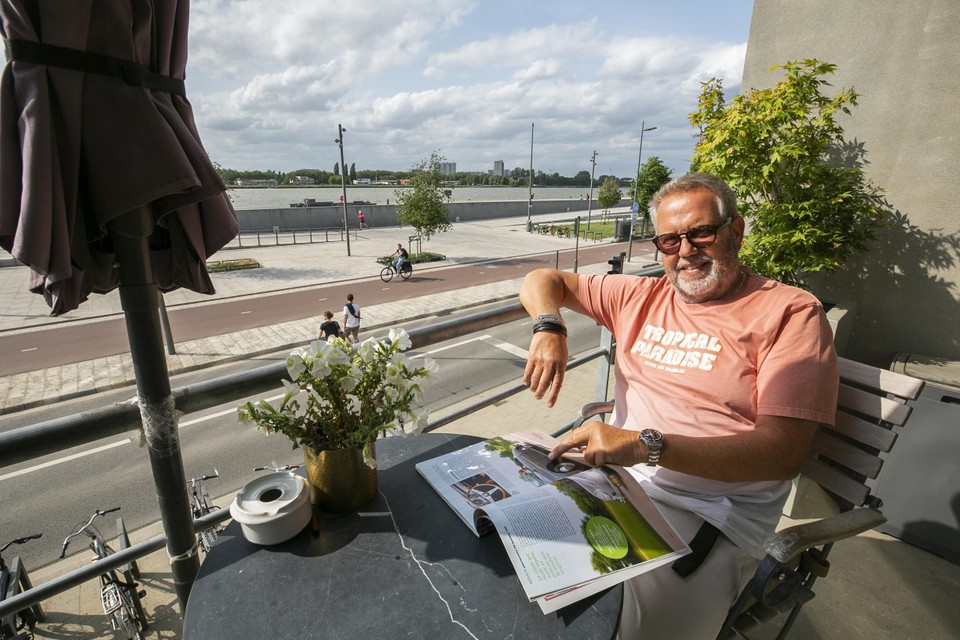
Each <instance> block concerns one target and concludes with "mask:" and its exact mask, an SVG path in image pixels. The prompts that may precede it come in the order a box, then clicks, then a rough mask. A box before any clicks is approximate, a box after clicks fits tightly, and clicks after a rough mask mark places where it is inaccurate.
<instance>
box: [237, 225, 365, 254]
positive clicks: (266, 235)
mask: <svg viewBox="0 0 960 640" xmlns="http://www.w3.org/2000/svg"><path fill="white" fill-rule="evenodd" d="M348 232H349V233H350V235H352V236H353V237H354V238H359V237H360V230H359V229H355V228H351V229H349V230H348ZM346 233H347V232H345V231H344V230H343V227H322V228H319V229H281V228H280V227H274V228H273V229H260V230H257V231H243V232H241V233H238V234H237V237H236V241H230V243H229V244H227V245H226V246H225V247H224V249H242V248H247V247H279V246H281V245H293V244H318V243H321V242H343V241H344V239H345V236H346Z"/></svg>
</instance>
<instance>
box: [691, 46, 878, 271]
mask: <svg viewBox="0 0 960 640" xmlns="http://www.w3.org/2000/svg"><path fill="white" fill-rule="evenodd" d="M774 69H783V72H784V76H785V77H784V79H783V80H782V81H780V82H778V83H777V85H776V86H775V87H773V88H772V89H754V90H751V91H749V92H746V93H743V94H740V95H738V96H736V97H735V98H734V99H733V100H732V101H731V102H729V103H728V102H726V101H725V100H724V96H723V86H722V84H721V82H720V80H718V79H716V78H714V79H711V80H709V81H708V82H706V83H703V85H702V87H703V90H702V92H701V94H700V102H699V107H698V109H697V111H695V112H694V113H692V114H691V115H690V122H691V123H692V124H693V125H694V126H695V127H698V128H699V130H700V134H699V140H698V142H697V145H696V148H695V152H694V157H693V165H692V166H693V169H694V170H695V171H704V172H708V173H713V174H715V175H717V176H720V177H721V178H723V179H724V180H726V181H727V183H728V184H729V185H730V186H731V187H732V188H733V189H734V191H736V193H737V197H738V200H739V203H740V209H741V213H742V214H743V216H744V217H745V218H746V219H747V220H748V221H749V223H750V224H749V229H750V233H749V235H748V236H747V237H746V239H745V241H744V246H743V250H742V251H741V259H742V260H743V261H744V263H746V264H747V265H749V266H750V267H751V268H752V269H753V270H754V271H756V272H758V273H761V274H764V275H766V276H769V277H771V278H774V279H777V280H780V281H782V282H786V283H789V284H794V285H800V286H803V279H804V276H805V275H807V274H810V273H813V272H817V271H823V272H825V273H830V272H833V271H837V270H839V269H842V268H843V267H844V264H845V262H846V260H847V258H848V257H849V256H850V255H851V254H853V253H855V252H859V251H864V250H866V248H867V245H868V243H869V242H870V241H871V240H872V239H873V238H874V235H875V232H876V230H877V228H878V227H879V226H881V224H882V222H881V216H882V206H883V197H882V191H881V190H880V189H879V188H878V187H876V186H874V185H872V184H871V183H870V182H869V181H867V179H866V177H865V176H864V174H863V171H862V169H861V168H860V166H861V164H862V155H863V152H862V148H861V147H860V146H859V145H858V144H855V143H849V142H847V141H846V140H844V137H843V129H842V128H841V126H840V125H839V124H838V123H837V117H838V116H840V115H841V114H847V115H849V114H850V108H851V107H854V106H856V105H857V99H858V95H857V93H856V92H855V91H854V90H853V89H848V90H845V91H841V92H839V93H837V94H836V95H834V96H833V97H829V96H826V95H824V94H823V90H824V89H825V88H826V87H829V86H830V84H829V83H828V82H827V80H826V79H825V77H826V76H828V75H830V74H832V73H834V71H835V70H836V66H835V65H832V64H829V63H825V62H821V61H819V60H814V59H810V60H804V61H803V62H787V63H786V64H784V65H783V66H782V67H780V66H778V67H774Z"/></svg>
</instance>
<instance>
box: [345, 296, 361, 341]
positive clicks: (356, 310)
mask: <svg viewBox="0 0 960 640" xmlns="http://www.w3.org/2000/svg"><path fill="white" fill-rule="evenodd" d="M351 336H352V337H351ZM343 337H344V338H346V339H347V340H352V341H353V342H357V341H358V340H359V339H360V305H358V304H354V303H353V294H352V293H348V294H347V304H345V305H344V306H343Z"/></svg>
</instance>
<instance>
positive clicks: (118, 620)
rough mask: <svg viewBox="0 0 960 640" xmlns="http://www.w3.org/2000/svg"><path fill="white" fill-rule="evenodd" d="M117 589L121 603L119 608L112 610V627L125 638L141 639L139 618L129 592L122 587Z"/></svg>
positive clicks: (130, 639)
mask: <svg viewBox="0 0 960 640" xmlns="http://www.w3.org/2000/svg"><path fill="white" fill-rule="evenodd" d="M119 591H120V600H121V603H122V604H121V606H120V608H119V609H117V610H116V611H114V612H113V625H114V628H115V629H116V630H117V631H119V632H120V634H121V636H122V637H123V638H125V640H143V632H142V631H141V622H140V621H141V619H140V618H139V615H138V614H137V610H136V608H134V606H133V602H132V601H131V599H130V592H129V591H128V590H127V589H124V588H121V589H120V590H119Z"/></svg>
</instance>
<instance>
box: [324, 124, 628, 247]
mask: <svg viewBox="0 0 960 640" xmlns="http://www.w3.org/2000/svg"><path fill="white" fill-rule="evenodd" d="M345 132H346V129H344V128H343V125H339V124H338V125H337V139H336V140H334V142H336V143H337V144H338V145H340V188H341V189H342V190H343V193H342V195H341V196H340V199H341V200H343V233H344V235H345V236H346V237H347V257H348V258H349V257H350V225H349V224H347V165H345V164H344V162H343V134H344V133H345ZM640 140H641V142H642V141H643V138H642V137H641V138H640Z"/></svg>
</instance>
